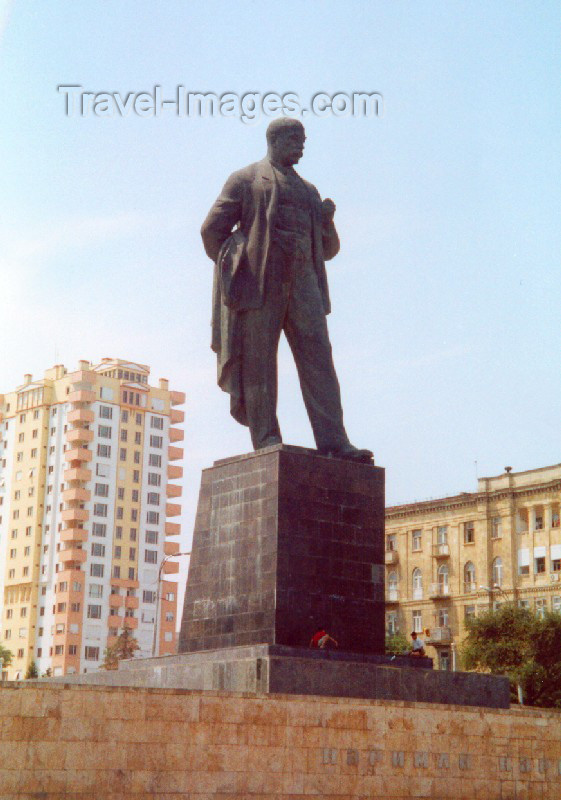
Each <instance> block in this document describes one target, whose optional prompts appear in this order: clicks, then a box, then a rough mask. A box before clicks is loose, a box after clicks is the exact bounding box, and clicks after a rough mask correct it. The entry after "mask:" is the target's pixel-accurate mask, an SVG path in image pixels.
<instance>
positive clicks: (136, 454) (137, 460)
mask: <svg viewBox="0 0 561 800" xmlns="http://www.w3.org/2000/svg"><path fill="white" fill-rule="evenodd" d="M133 461H134V463H135V464H140V450H135V451H134V458H133Z"/></svg>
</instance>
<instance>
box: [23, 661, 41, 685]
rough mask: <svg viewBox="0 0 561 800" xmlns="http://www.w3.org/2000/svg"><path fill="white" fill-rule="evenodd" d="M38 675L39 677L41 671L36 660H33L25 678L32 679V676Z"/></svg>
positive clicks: (36, 676)
mask: <svg viewBox="0 0 561 800" xmlns="http://www.w3.org/2000/svg"><path fill="white" fill-rule="evenodd" d="M38 677H39V671H38V669H37V664H36V663H35V661H32V662H31V663H30V664H29V666H28V668H27V672H26V673H25V680H26V681H28V680H31V679H32V678H38Z"/></svg>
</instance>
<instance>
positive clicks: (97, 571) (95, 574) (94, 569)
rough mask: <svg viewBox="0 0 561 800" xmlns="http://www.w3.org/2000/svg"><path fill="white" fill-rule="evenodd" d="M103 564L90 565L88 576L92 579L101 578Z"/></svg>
mask: <svg viewBox="0 0 561 800" xmlns="http://www.w3.org/2000/svg"><path fill="white" fill-rule="evenodd" d="M103 572H104V570H103V564H90V575H91V576H92V578H103Z"/></svg>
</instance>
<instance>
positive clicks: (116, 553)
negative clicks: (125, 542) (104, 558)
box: [113, 544, 122, 558]
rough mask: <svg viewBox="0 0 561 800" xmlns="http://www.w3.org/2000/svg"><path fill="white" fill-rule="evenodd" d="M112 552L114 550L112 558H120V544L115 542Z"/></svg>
mask: <svg viewBox="0 0 561 800" xmlns="http://www.w3.org/2000/svg"><path fill="white" fill-rule="evenodd" d="M113 552H114V558H121V553H122V548H121V545H120V544H116V545H115V549H114V551H113Z"/></svg>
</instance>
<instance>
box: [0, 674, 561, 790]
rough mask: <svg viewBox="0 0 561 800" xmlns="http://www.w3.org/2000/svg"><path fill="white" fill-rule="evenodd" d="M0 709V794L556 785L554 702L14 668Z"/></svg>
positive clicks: (560, 742)
mask: <svg viewBox="0 0 561 800" xmlns="http://www.w3.org/2000/svg"><path fill="white" fill-rule="evenodd" d="M413 671H414V670H412V672H413ZM415 672H416V674H419V675H421V674H430V673H428V671H427V670H418V671H415ZM0 720H1V725H0V754H1V759H0V798H2V800H30V798H35V800H39V799H40V800H308V798H309V800H313V799H314V798H315V799H316V800H317V798H320V797H321V798H326V800H366V798H376V800H411V799H412V798H431V800H476V798H477V800H538V798H539V800H559V797H561V769H560V767H561V763H560V762H561V713H560V712H558V711H557V712H556V711H552V710H537V709H518V708H513V709H510V710H503V709H480V708H466V707H465V706H457V705H456V706H438V705H434V704H432V705H429V704H427V703H405V702H395V701H391V700H384V701H382V700H356V699H355V700H351V699H335V698H324V697H303V696H300V697H298V696H294V695H290V696H289V695H268V696H264V695H253V696H251V695H242V694H235V693H228V692H190V691H184V690H169V689H142V688H123V687H121V688H112V687H101V686H72V685H69V684H67V685H60V684H52V683H51V684H32V685H31V684H29V682H25V683H24V682H22V683H19V684H18V683H12V684H6V685H4V686H3V687H2V688H0Z"/></svg>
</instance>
